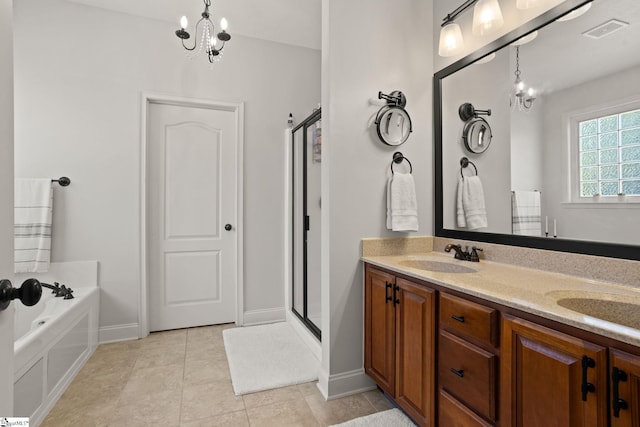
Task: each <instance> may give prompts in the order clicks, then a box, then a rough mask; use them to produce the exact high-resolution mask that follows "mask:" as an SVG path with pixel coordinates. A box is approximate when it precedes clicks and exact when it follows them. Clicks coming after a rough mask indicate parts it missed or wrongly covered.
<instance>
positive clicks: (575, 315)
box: [361, 252, 640, 347]
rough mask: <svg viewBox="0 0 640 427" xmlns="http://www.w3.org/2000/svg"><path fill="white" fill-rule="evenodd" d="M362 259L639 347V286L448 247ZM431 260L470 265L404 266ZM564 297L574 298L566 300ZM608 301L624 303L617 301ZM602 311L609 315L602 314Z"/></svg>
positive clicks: (364, 257) (362, 258)
mask: <svg viewBox="0 0 640 427" xmlns="http://www.w3.org/2000/svg"><path fill="white" fill-rule="evenodd" d="M361 260H362V261H364V262H367V263H369V264H372V265H374V266H378V267H381V268H385V269H387V270H391V271H394V272H396V273H401V274H403V275H406V276H410V277H413V278H416V279H420V280H425V281H428V282H431V283H434V284H437V285H440V286H442V287H443V288H447V289H451V290H455V291H459V292H463V293H465V294H467V295H472V296H476V297H478V298H482V299H485V300H488V301H492V302H495V303H498V304H501V305H505V306H508V307H512V308H515V309H518V310H521V311H524V312H527V313H531V314H535V315H538V316H540V317H543V318H546V319H550V320H554V321H557V322H560V323H564V324H566V325H570V326H574V327H577V328H580V329H583V330H586V331H590V332H594V333H597V334H600V335H604V336H607V337H610V338H613V339H616V340H618V341H622V342H625V343H628V344H632V345H635V346H639V347H640V290H637V289H635V288H632V287H627V286H623V285H619V284H614V283H608V282H603V281H597V280H591V279H585V278H580V277H575V276H569V275H565V274H560V273H551V272H547V271H542V270H535V269H531V268H525V267H520V266H514V265H510V264H502V263H499V262H493V261H486V260H481V261H480V262H469V261H461V260H457V259H454V258H453V252H452V253H451V254H443V253H440V252H424V253H418V254H411V255H388V256H363V257H361ZM433 261H436V262H443V263H447V264H449V265H452V267H451V268H452V269H457V268H460V267H467V268H471V269H473V270H474V271H472V272H466V273H453V272H447V271H444V272H438V271H431V270H425V269H420V268H414V267H411V266H407V264H411V263H413V264H414V265H415V264H416V263H418V264H419V263H420V262H433ZM438 265H441V264H438ZM441 266H442V265H441ZM444 267H447V266H444ZM444 270H447V268H444ZM567 298H569V299H574V300H566V299H567ZM575 298H587V299H589V300H590V301H586V302H585V301H576V300H575ZM563 299H564V301H561V304H563V305H567V304H571V303H578V304H581V305H582V306H585V305H587V306H588V308H589V310H592V311H590V312H591V313H593V310H597V312H598V314H597V315H598V316H599V317H600V318H597V317H594V316H589V315H585V314H582V313H579V312H577V311H573V310H570V309H568V308H565V307H563V306H561V305H559V304H558V301H560V300H563ZM612 302H622V303H627V304H622V305H619V304H617V305H616V304H615V303H612ZM631 304H634V305H631ZM635 304H637V307H636V306H635ZM602 317H605V318H608V319H609V320H611V321H607V320H603V319H602ZM614 322H615V323H614ZM625 325H626V326H625Z"/></svg>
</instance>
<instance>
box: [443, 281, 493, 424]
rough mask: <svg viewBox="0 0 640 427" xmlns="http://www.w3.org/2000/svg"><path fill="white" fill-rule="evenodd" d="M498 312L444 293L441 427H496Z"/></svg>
mask: <svg viewBox="0 0 640 427" xmlns="http://www.w3.org/2000/svg"><path fill="white" fill-rule="evenodd" d="M498 314H499V313H498V312H497V311H496V310H495V309H492V308H489V307H485V306H483V305H481V304H477V303H474V302H471V301H467V300H465V299H462V298H459V297H455V296H452V295H449V294H447V293H444V292H440V296H439V327H440V332H439V342H438V343H439V346H438V384H439V388H440V394H439V395H440V399H439V401H438V409H439V411H438V413H439V418H438V419H439V425H441V426H449V425H458V424H451V423H452V422H454V420H456V419H460V420H465V422H464V423H463V424H461V425H463V426H465V427H466V426H484V425H494V424H493V423H495V421H496V416H497V414H496V407H497V403H496V399H497V370H498V356H497V354H496V353H497V349H496V345H497V343H498V319H499V317H498Z"/></svg>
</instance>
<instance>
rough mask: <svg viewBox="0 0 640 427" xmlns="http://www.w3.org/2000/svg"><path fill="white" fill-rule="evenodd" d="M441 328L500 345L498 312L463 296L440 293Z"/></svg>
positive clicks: (493, 344) (485, 342)
mask: <svg viewBox="0 0 640 427" xmlns="http://www.w3.org/2000/svg"><path fill="white" fill-rule="evenodd" d="M440 328H442V329H445V330H447V331H449V332H451V333H453V334H455V335H459V336H462V337H465V338H470V339H472V340H478V341H479V342H481V343H483V344H487V345H489V346H492V347H496V346H497V345H498V312H497V311H496V310H494V309H492V308H489V307H485V306H483V305H480V304H476V303H474V302H471V301H467V300H464V299H462V298H458V297H454V296H452V295H447V294H445V293H441V294H440Z"/></svg>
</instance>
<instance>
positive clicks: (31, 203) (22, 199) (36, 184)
mask: <svg viewBox="0 0 640 427" xmlns="http://www.w3.org/2000/svg"><path fill="white" fill-rule="evenodd" d="M14 189H15V194H14V208H15V211H14V212H15V213H14V237H15V252H14V261H15V265H14V269H15V272H16V273H42V272H46V271H49V262H50V260H51V219H52V207H53V190H52V188H51V179H16V180H15V188H14Z"/></svg>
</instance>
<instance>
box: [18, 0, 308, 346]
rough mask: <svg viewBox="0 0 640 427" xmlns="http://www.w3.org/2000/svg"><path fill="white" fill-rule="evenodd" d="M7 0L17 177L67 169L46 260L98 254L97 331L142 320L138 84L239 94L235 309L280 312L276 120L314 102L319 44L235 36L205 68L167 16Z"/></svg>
mask: <svg viewBox="0 0 640 427" xmlns="http://www.w3.org/2000/svg"><path fill="white" fill-rule="evenodd" d="M15 3H16V5H15V68H16V79H15V88H16V89H15V90H16V101H15V104H16V144H15V145H16V176H17V177H29V176H44V177H49V176H51V177H59V176H61V175H66V176H69V177H70V178H71V180H72V184H71V186H70V187H67V188H65V189H61V188H55V205H56V208H55V213H54V231H53V233H54V236H53V252H52V260H53V261H71V260H85V259H97V260H98V261H99V262H100V286H101V288H102V298H101V311H100V326H101V328H102V330H103V332H104V330H105V328H107V329H108V330H109V331H110V335H109V336H110V337H111V338H114V339H116V338H122V337H123V336H122V335H121V334H120V332H122V334H125V333H126V331H125V330H127V331H129V330H134V329H135V325H137V322H138V305H139V298H140V295H139V288H140V283H139V281H140V256H139V253H140V244H139V234H140V229H139V224H140V218H139V215H140V200H139V198H140V188H139V181H140V177H139V174H140V109H141V101H140V97H141V93H142V92H143V91H151V92H160V93H167V94H171V95H177V96H184V97H193V98H205V99H213V100H220V101H232V102H238V101H244V102H245V144H244V147H245V153H244V172H245V176H244V185H245V187H244V192H245V193H244V197H245V200H244V209H245V212H244V226H245V229H244V236H245V240H244V255H245V260H244V261H245V271H244V281H245V289H244V295H245V300H244V309H245V315H246V318H247V319H257V318H258V319H263V318H265V317H267V318H273V319H274V320H275V319H278V318H281V319H284V288H283V285H282V284H283V282H284V272H283V262H284V259H283V253H282V251H281V250H280V248H282V247H283V245H284V242H283V235H284V224H283V216H284V207H283V206H284V199H283V197H284V188H283V182H284V170H285V165H284V144H283V142H282V131H283V129H284V128H285V126H286V121H287V116H288V115H289V112H292V113H293V114H294V116H295V117H298V118H301V117H304V116H306V115H307V114H309V113H310V112H311V110H312V108H313V107H315V106H316V105H317V103H318V102H319V99H320V52H319V51H317V50H312V49H306V48H298V47H293V46H289V45H284V44H279V43H273V42H267V41H262V40H258V39H252V38H247V37H242V36H238V35H234V36H233V38H232V40H231V42H229V44H228V47H227V50H225V55H224V58H223V60H222V61H221V62H219V63H216V64H215V65H213V66H212V67H210V66H209V64H208V63H207V62H206V61H204V62H202V61H201V59H202V58H196V59H194V60H188V59H187V58H185V51H184V50H183V49H182V47H181V46H180V43H179V40H178V39H177V38H176V36H175V34H174V30H175V28H173V26H175V25H172V24H171V23H166V22H161V21H155V20H150V19H143V18H139V17H134V16H130V15H125V14H119V13H113V12H109V11H106V10H102V9H97V8H91V7H85V6H82V5H78V4H74V3H70V2H66V1H61V0H20V1H18V2H15ZM318 19H319V18H318ZM123 29H126V31H123ZM114 328H115V329H114ZM118 328H123V329H122V331H120V332H118ZM103 336H105V335H104V334H103Z"/></svg>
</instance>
